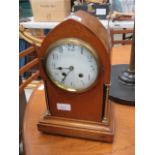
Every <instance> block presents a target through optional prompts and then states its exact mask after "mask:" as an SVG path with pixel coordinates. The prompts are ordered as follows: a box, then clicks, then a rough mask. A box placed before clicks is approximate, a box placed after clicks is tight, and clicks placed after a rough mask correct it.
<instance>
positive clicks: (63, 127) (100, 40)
mask: <svg viewBox="0 0 155 155" xmlns="http://www.w3.org/2000/svg"><path fill="white" fill-rule="evenodd" d="M64 38H77V39H80V40H83V41H84V42H86V43H88V44H89V45H91V46H92V47H93V48H94V49H95V50H96V52H97V54H98V56H99V62H100V64H101V66H100V70H99V76H98V79H97V83H96V84H95V86H94V87H93V88H91V89H89V90H87V91H85V92H82V93H73V92H67V91H65V90H62V89H60V88H58V87H57V86H56V85H55V84H54V83H53V82H51V80H50V79H49V77H48V75H47V74H46V71H45V68H44V61H45V55H46V51H47V49H48V47H49V46H50V45H51V44H53V43H55V42H56V41H58V40H60V39H64ZM38 57H39V62H40V63H39V69H40V74H41V77H42V78H43V81H44V85H45V95H46V103H47V112H46V113H45V115H44V116H43V118H42V119H41V120H40V121H39V123H38V129H39V130H40V131H43V132H45V133H52V134H59V135H65V136H72V137H79V138H86V139H92V140H99V141H105V142H112V141H113V136H114V127H113V117H112V114H113V111H112V109H111V107H112V106H111V105H110V102H109V100H108V91H109V84H110V46H109V40H108V34H107V31H106V29H105V28H104V27H103V26H102V24H101V23H100V22H99V21H98V20H97V19H96V18H95V17H93V16H91V15H89V14H88V13H85V12H83V11H78V12H76V13H75V14H74V15H72V16H71V17H70V18H68V19H66V20H65V21H63V22H62V23H60V24H59V25H58V26H56V27H55V28H54V29H53V30H52V31H50V32H49V33H48V35H47V37H46V38H45V39H44V41H43V43H42V46H41V47H40V50H39V51H38ZM79 63H80V62H79ZM57 103H69V104H70V105H71V110H70V111H62V110H58V109H57Z"/></svg>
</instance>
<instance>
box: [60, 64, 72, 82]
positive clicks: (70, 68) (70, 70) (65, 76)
mask: <svg viewBox="0 0 155 155" xmlns="http://www.w3.org/2000/svg"><path fill="white" fill-rule="evenodd" d="M73 69H74V67H73V66H70V67H69V71H68V72H67V73H66V74H64V78H63V79H62V80H61V83H63V82H64V81H65V79H66V78H67V76H68V75H69V73H70V72H72V71H73Z"/></svg>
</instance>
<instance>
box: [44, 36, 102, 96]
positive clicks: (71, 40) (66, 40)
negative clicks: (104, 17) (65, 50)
mask: <svg viewBox="0 0 155 155" xmlns="http://www.w3.org/2000/svg"><path fill="white" fill-rule="evenodd" d="M67 43H72V44H74V45H80V46H83V47H85V48H86V49H88V51H90V52H91V54H92V55H93V56H94V58H95V61H96V64H97V77H96V80H95V81H94V83H93V84H92V85H91V86H90V87H87V88H84V89H72V88H69V87H66V86H64V85H61V84H60V83H58V82H57V81H56V80H54V78H53V77H52V76H50V74H49V72H48V69H47V67H46V61H47V57H48V54H49V52H51V51H53V49H54V48H56V47H57V46H59V45H61V44H67ZM44 67H45V68H44V69H45V72H46V74H47V76H48V77H49V79H50V80H51V81H52V82H53V83H54V84H55V85H56V86H57V87H58V88H60V89H62V90H66V91H69V92H74V93H81V92H85V91H87V90H89V89H91V88H92V87H94V86H95V84H96V83H97V80H98V78H99V74H100V68H101V67H100V62H99V57H98V55H97V52H96V50H95V49H94V48H93V47H92V46H91V45H89V44H88V43H86V42H85V41H83V40H81V39H77V38H63V39H60V40H58V41H56V42H55V43H53V44H52V45H50V46H49V47H48V48H47V50H46V53H45V61H44Z"/></svg>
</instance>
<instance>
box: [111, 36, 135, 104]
mask: <svg viewBox="0 0 155 155" xmlns="http://www.w3.org/2000/svg"><path fill="white" fill-rule="evenodd" d="M124 52H125V51H124ZM109 98H110V99H111V100H114V101H116V102H118V103H121V104H127V105H135V34H134V35H133V41H132V49H131V56H130V64H129V65H128V64H121V65H113V66H112V68H111V87H110V93H109Z"/></svg>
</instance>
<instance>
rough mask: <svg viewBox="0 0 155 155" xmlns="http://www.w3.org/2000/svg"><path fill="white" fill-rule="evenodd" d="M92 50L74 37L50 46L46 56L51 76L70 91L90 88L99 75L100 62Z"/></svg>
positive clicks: (55, 81) (47, 68)
mask: <svg viewBox="0 0 155 155" xmlns="http://www.w3.org/2000/svg"><path fill="white" fill-rule="evenodd" d="M92 50H93V49H92V48H88V47H86V46H84V44H79V43H78V44H77V40H75V41H74V40H73V39H72V40H71V41H69V40H67V41H63V42H62V43H60V44H58V45H57V46H55V47H54V48H53V47H52V48H49V49H48V50H47V53H48V54H47V57H46V71H47V73H48V76H49V78H50V79H51V80H52V81H53V82H54V83H55V84H56V85H57V86H59V87H61V88H63V89H66V90H69V91H82V90H86V89H88V88H89V87H91V86H92V85H93V84H94V83H95V81H96V79H97V76H98V62H97V59H96V57H95V56H94V54H93V52H92Z"/></svg>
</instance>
